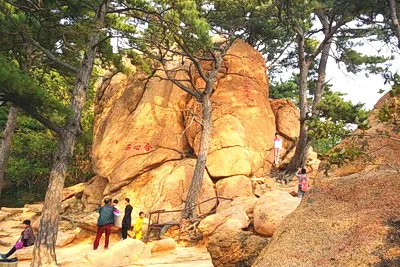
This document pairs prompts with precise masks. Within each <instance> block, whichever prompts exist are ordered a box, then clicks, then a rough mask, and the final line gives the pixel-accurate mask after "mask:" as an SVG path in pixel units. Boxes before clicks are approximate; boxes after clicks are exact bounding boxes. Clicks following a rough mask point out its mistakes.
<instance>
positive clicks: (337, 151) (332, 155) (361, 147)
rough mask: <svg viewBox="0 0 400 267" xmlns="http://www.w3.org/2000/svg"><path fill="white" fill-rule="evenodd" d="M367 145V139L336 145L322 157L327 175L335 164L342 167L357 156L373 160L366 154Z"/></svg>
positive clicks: (323, 167)
mask: <svg viewBox="0 0 400 267" xmlns="http://www.w3.org/2000/svg"><path fill="white" fill-rule="evenodd" d="M360 138H362V137H360ZM367 147H368V142H367V141H362V142H351V143H349V144H346V145H344V146H340V147H336V148H334V149H332V150H330V151H329V152H328V153H327V154H326V155H324V156H323V157H322V159H324V165H323V166H321V168H322V169H323V170H324V173H325V175H326V176H328V172H329V170H330V169H331V168H332V166H333V165H336V166H338V167H339V168H340V167H342V166H343V164H345V163H349V162H351V161H353V160H355V159H357V158H365V160H371V159H369V158H368V155H367V154H366V151H367Z"/></svg>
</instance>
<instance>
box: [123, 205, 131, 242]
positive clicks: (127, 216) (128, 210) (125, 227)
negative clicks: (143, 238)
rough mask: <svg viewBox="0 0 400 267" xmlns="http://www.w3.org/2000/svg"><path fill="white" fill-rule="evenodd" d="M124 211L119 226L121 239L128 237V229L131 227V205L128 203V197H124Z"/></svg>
mask: <svg viewBox="0 0 400 267" xmlns="http://www.w3.org/2000/svg"><path fill="white" fill-rule="evenodd" d="M125 204H126V206H125V213H124V218H123V219H122V228H121V235H122V239H126V238H127V237H128V230H129V229H130V228H131V227H132V225H131V224H132V221H131V220H132V219H131V215H132V209H133V208H132V206H131V204H130V199H129V198H125Z"/></svg>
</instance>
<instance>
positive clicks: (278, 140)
mask: <svg viewBox="0 0 400 267" xmlns="http://www.w3.org/2000/svg"><path fill="white" fill-rule="evenodd" d="M281 150H282V139H281V138H280V137H279V136H278V133H275V138H274V163H275V165H278V164H279V153H280V152H281Z"/></svg>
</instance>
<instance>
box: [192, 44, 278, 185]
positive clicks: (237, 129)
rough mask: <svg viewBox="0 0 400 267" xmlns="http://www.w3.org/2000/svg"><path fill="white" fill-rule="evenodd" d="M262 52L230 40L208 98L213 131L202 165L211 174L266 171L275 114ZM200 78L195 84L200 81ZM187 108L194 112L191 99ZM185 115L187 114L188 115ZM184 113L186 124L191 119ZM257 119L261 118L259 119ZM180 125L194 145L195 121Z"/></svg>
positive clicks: (197, 132) (197, 129)
mask: <svg viewBox="0 0 400 267" xmlns="http://www.w3.org/2000/svg"><path fill="white" fill-rule="evenodd" d="M265 71H266V69H265V62H264V59H263V57H262V56H261V55H260V54H259V53H258V52H257V51H255V50H254V49H253V48H252V47H251V46H249V45H248V44H245V43H243V42H240V41H238V42H236V43H235V44H234V45H233V46H232V48H231V49H230V50H229V51H228V53H227V56H226V57H225V58H224V61H223V64H222V68H221V75H220V77H219V79H218V83H217V86H216V88H215V92H214V93H213V95H212V97H211V99H212V101H213V102H214V103H215V104H214V106H213V117H212V120H213V131H212V132H211V144H210V150H209V157H208V159H207V169H208V171H209V173H210V175H211V176H212V177H213V178H218V177H227V176H235V175H250V174H256V173H257V174H259V175H262V174H266V173H267V172H268V171H269V170H270V168H271V164H270V163H269V162H267V161H268V160H269V154H270V152H268V149H271V148H272V140H273V138H274V132H275V118H274V116H273V113H272V110H271V107H270V104H269V100H268V95H269V92H268V78H267V76H266V75H265ZM200 80H201V79H200V78H198V84H199V86H200V87H201V81H200ZM188 107H189V109H191V110H193V111H194V112H196V113H199V110H200V109H199V108H198V107H197V106H196V104H195V102H194V101H193V100H192V101H190V102H189V103H188ZM189 118H190V116H189ZM189 118H186V120H185V122H186V125H188V124H189V123H190V122H191V120H190V119H189ZM261 122H262V123H261ZM193 126H194V127H193ZM193 126H192V129H191V130H190V131H186V136H187V138H188V141H189V144H190V145H191V147H192V148H193V149H194V151H195V152H196V151H197V150H198V147H199V140H200V125H199V124H195V125H193Z"/></svg>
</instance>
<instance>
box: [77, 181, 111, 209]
mask: <svg viewBox="0 0 400 267" xmlns="http://www.w3.org/2000/svg"><path fill="white" fill-rule="evenodd" d="M107 184H108V180H107V179H106V178H103V177H101V176H95V177H93V178H92V179H91V180H90V181H89V182H88V183H87V185H86V186H85V189H84V190H83V197H82V202H83V205H84V206H85V211H93V210H95V209H97V208H99V207H100V206H101V205H102V204H103V196H104V193H103V192H104V189H105V188H106V186H107Z"/></svg>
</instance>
